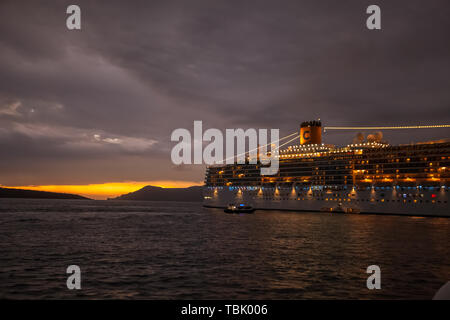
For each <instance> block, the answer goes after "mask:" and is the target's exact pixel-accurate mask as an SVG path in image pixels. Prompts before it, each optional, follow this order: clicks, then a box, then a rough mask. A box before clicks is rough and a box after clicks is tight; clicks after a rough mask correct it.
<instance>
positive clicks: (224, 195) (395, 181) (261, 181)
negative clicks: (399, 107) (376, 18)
mask: <svg viewBox="0 0 450 320" xmlns="http://www.w3.org/2000/svg"><path fill="white" fill-rule="evenodd" d="M322 131H323V129H322V125H321V122H320V121H307V122H303V123H302V124H301V126H300V132H299V138H300V139H299V140H300V141H299V144H296V145H290V146H287V147H286V148H284V149H281V148H280V149H278V151H275V152H274V156H276V157H278V159H279V170H278V173H277V174H275V175H271V176H264V175H261V173H260V168H261V164H260V163H256V164H251V163H250V161H247V162H246V163H245V164H223V165H212V166H209V167H208V168H207V169H206V176H205V185H204V191H203V192H204V194H203V198H204V199H203V205H204V206H205V207H216V208H225V207H227V206H228V205H229V204H237V203H244V204H245V205H250V206H252V207H253V208H255V209H267V210H292V211H317V212H336V213H338V212H339V213H376V214H398V215H412V216H445V217H449V216H450V206H449V202H448V200H449V187H448V182H449V172H450V170H449V169H450V142H449V140H441V141H430V142H424V143H416V144H409V145H397V146H393V145H389V144H387V143H385V142H382V141H380V140H379V139H378V140H377V139H376V138H375V139H374V138H373V137H372V139H368V140H369V141H368V140H364V141H358V143H353V144H349V145H347V146H343V147H336V146H333V145H327V144H323V143H322Z"/></svg>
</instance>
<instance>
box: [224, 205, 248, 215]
mask: <svg viewBox="0 0 450 320" xmlns="http://www.w3.org/2000/svg"><path fill="white" fill-rule="evenodd" d="M223 211H224V212H226V213H253V212H254V211H255V209H254V208H253V207H251V206H247V205H245V204H243V203H241V204H239V205H235V204H229V205H228V207H227V208H226V209H225V210H223Z"/></svg>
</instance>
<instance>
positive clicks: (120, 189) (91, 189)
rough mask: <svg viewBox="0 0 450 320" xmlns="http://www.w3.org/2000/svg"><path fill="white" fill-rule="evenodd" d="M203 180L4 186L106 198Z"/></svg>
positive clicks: (183, 185) (197, 182) (187, 184)
mask: <svg viewBox="0 0 450 320" xmlns="http://www.w3.org/2000/svg"><path fill="white" fill-rule="evenodd" d="M202 184H203V182H201V181H176V180H158V181H126V182H108V183H96V184H86V185H37V186H36V185H33V186H2V187H4V188H13V189H26V190H36V191H49V192H60V193H72V194H78V195H81V196H85V197H88V198H91V199H95V200H105V199H107V198H113V197H117V196H120V195H122V194H126V193H130V192H134V191H136V190H139V189H141V188H143V187H145V186H148V185H152V186H156V187H163V188H186V187H190V186H201V185H202Z"/></svg>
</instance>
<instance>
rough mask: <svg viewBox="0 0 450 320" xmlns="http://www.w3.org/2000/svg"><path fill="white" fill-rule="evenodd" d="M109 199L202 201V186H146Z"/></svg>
mask: <svg viewBox="0 0 450 320" xmlns="http://www.w3.org/2000/svg"><path fill="white" fill-rule="evenodd" d="M108 200H147V201H188V202H200V201H202V187H199V186H194V187H188V188H161V187H154V186H146V187H144V188H142V189H139V190H137V191H135V192H131V193H127V194H124V195H121V196H119V197H117V198H110V199H108Z"/></svg>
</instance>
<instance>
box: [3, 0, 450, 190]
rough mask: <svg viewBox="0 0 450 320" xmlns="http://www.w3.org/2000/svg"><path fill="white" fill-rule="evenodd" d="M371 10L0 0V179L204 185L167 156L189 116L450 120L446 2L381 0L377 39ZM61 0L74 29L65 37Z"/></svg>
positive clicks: (255, 124)
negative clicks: (76, 17) (77, 10)
mask: <svg viewBox="0 0 450 320" xmlns="http://www.w3.org/2000/svg"><path fill="white" fill-rule="evenodd" d="M374 3H375V2H373V1H364V0H354V1H345V2H343V1H331V0H310V1H301V0H293V1H274V0H272V1H261V0H260V1H231V0H227V1H218V0H216V1H207V0H205V1H195V0H190V1H169V0H165V1H155V0H151V1H111V0H109V1H80V0H76V1H72V0H70V1H20V0H13V1H5V0H2V1H1V3H0V184H1V185H4V186H28V185H38V186H50V185H86V184H104V183H112V182H125V181H128V182H134V183H141V184H146V183H149V182H159V184H165V185H168V186H169V185H183V183H184V184H186V185H188V184H193V183H201V181H202V180H203V175H204V166H201V165H197V166H181V167H176V166H174V165H173V164H172V163H171V161H170V150H171V147H172V146H173V145H174V143H172V142H171V141H170V134H171V132H172V131H173V130H174V129H176V128H188V129H191V128H192V125H193V121H194V120H202V121H203V124H204V127H205V128H207V127H214V128H219V129H225V128H239V127H242V128H280V129H281V135H283V134H289V133H291V132H293V131H295V130H297V129H298V127H299V124H300V122H302V121H304V120H311V119H317V118H321V119H322V122H323V123H324V124H325V125H331V126H339V125H408V124H448V123H450V114H449V108H450V89H449V88H450V86H449V85H450V41H449V39H450V18H449V17H450V2H449V1H448V0H430V1H420V0H408V1H406V0H405V1H392V0H391V1H378V0H377V1H376V4H378V5H379V6H380V7H381V11H382V30H380V31H370V30H368V29H367V28H366V19H367V16H368V15H367V14H366V13H365V11H366V8H367V6H369V5H370V4H374ZM70 4H78V5H79V6H80V7H81V15H82V22H81V23H82V25H81V26H82V30H79V31H69V30H68V29H67V28H66V18H67V14H66V8H67V6H68V5H70ZM367 133H370V132H366V134H367ZM449 133H450V132H449V130H448V129H441V130H422V131H419V132H418V131H408V132H385V133H384V136H385V138H386V139H387V140H388V141H389V142H390V143H394V144H397V143H410V142H412V141H424V140H429V139H439V138H447V137H449ZM354 134H355V132H348V133H335V132H327V133H326V135H325V140H326V141H325V142H328V143H334V144H346V143H348V142H350V141H351V139H352V136H353V135H354ZM180 181H181V182H180Z"/></svg>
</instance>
